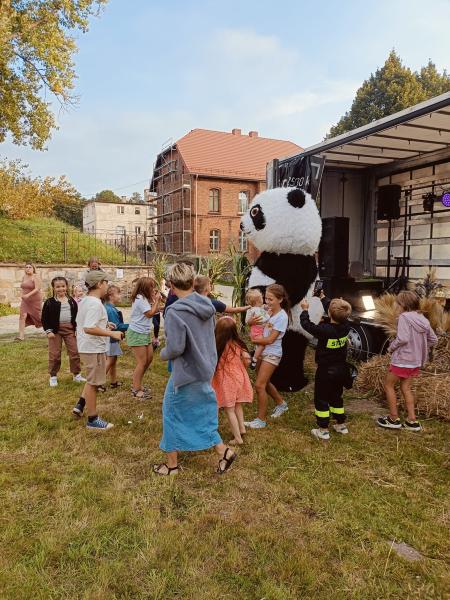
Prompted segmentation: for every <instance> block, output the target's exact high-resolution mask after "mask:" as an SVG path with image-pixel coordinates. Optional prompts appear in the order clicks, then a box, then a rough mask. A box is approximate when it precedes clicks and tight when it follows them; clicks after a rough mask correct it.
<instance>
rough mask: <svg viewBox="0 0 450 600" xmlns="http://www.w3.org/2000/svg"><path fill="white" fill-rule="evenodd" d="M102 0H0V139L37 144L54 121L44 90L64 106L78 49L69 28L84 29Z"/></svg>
mask: <svg viewBox="0 0 450 600" xmlns="http://www.w3.org/2000/svg"><path fill="white" fill-rule="evenodd" d="M106 2H107V0H0V75H1V76H0V142H3V141H4V140H5V138H6V136H7V135H8V133H9V134H11V136H12V139H13V141H14V143H16V144H30V145H31V146H32V147H33V148H35V149H39V150H42V149H43V147H44V144H45V142H46V141H47V140H48V139H49V138H50V135H51V130H52V129H53V128H55V127H56V122H55V117H54V115H53V113H52V111H51V105H50V102H49V101H48V100H47V97H46V94H47V92H50V93H51V94H52V95H53V96H54V97H55V98H56V99H57V101H58V102H59V103H60V105H61V106H63V107H67V106H69V105H71V104H74V103H75V102H76V100H77V99H76V97H75V95H74V93H73V88H74V79H75V70H74V63H73V60H72V57H73V54H74V53H75V52H76V50H77V45H76V41H75V36H74V35H73V34H71V32H76V31H81V32H86V31H87V29H88V24H89V17H90V16H92V15H97V14H98V12H99V10H100V8H101V6H102V5H103V4H105V3H106Z"/></svg>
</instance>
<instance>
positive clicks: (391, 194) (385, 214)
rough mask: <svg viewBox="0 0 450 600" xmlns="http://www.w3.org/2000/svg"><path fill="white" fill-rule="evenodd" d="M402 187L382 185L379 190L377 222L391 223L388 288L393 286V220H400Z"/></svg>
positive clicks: (387, 274) (389, 228)
mask: <svg viewBox="0 0 450 600" xmlns="http://www.w3.org/2000/svg"><path fill="white" fill-rule="evenodd" d="M401 195H402V187H401V186H400V185H395V184H390V185H382V186H381V187H379V188H378V198H377V220H378V221H389V226H388V248H387V266H386V279H387V283H388V286H390V284H391V243H392V219H399V218H400V197H401Z"/></svg>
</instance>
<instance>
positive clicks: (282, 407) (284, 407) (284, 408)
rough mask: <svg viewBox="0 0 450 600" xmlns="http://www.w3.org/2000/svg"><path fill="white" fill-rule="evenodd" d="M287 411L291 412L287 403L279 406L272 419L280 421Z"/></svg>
mask: <svg viewBox="0 0 450 600" xmlns="http://www.w3.org/2000/svg"><path fill="white" fill-rule="evenodd" d="M287 410H289V407H288V405H287V402H283V404H277V406H276V407H275V409H274V411H273V413H272V414H271V415H270V417H271V418H272V419H278V417H281V415H283V414H284V413H285V412H286V411H287Z"/></svg>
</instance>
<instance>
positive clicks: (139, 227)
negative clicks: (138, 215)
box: [134, 225, 141, 234]
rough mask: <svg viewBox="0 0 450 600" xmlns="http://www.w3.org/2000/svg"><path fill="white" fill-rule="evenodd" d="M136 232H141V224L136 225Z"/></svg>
mask: <svg viewBox="0 0 450 600" xmlns="http://www.w3.org/2000/svg"><path fill="white" fill-rule="evenodd" d="M134 233H136V234H137V233H141V226H140V225H136V227H135V228H134Z"/></svg>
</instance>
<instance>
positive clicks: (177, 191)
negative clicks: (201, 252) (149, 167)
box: [149, 139, 193, 254]
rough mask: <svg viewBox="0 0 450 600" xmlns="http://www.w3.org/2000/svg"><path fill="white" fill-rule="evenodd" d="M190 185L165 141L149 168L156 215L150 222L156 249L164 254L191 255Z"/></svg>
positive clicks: (175, 151)
mask: <svg viewBox="0 0 450 600" xmlns="http://www.w3.org/2000/svg"><path fill="white" fill-rule="evenodd" d="M192 183H193V178H192V176H191V175H190V174H188V173H183V166H182V163H181V160H180V157H179V154H178V151H177V148H176V145H175V144H174V143H173V141H172V140H171V139H169V140H167V142H165V143H164V144H163V146H162V148H161V152H160V154H159V155H158V158H157V159H156V162H155V164H154V166H153V177H152V181H151V184H150V189H151V191H152V192H154V194H155V196H154V197H153V198H152V200H151V202H152V203H156V207H157V210H156V215H155V216H153V217H150V219H149V220H150V221H151V222H152V225H153V224H156V227H153V230H156V234H155V238H156V247H157V250H158V251H160V252H165V253H168V254H191V253H192Z"/></svg>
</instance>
